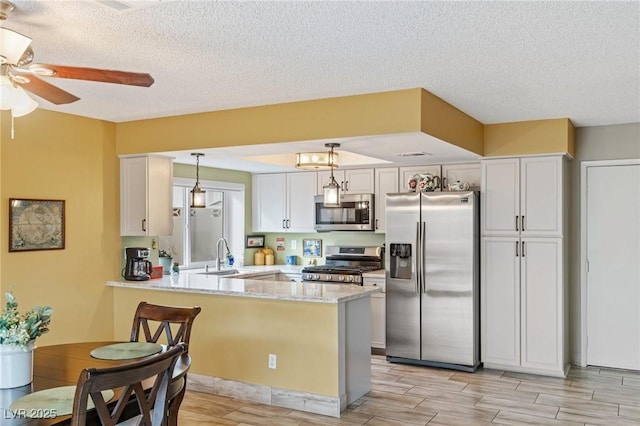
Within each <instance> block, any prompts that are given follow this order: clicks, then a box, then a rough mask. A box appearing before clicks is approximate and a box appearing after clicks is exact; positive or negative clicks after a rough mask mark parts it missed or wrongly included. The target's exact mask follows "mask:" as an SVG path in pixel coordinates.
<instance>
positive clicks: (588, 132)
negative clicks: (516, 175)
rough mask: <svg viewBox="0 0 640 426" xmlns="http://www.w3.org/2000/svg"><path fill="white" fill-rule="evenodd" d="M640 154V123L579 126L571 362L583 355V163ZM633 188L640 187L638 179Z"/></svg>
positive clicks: (571, 238) (571, 280)
mask: <svg viewBox="0 0 640 426" xmlns="http://www.w3.org/2000/svg"><path fill="white" fill-rule="evenodd" d="M632 158H633V159H635V158H640V123H630V124H620V125H615V126H597V127H579V128H577V129H576V158H575V159H574V160H573V161H572V162H571V165H570V169H571V179H570V188H571V191H570V193H571V200H570V213H569V214H570V216H569V218H570V220H569V315H570V319H569V332H570V337H571V339H570V342H571V363H572V364H576V365H577V364H579V360H580V357H581V353H580V351H581V346H580V344H581V336H580V326H581V322H582V318H581V315H580V308H581V307H580V300H581V293H580V266H581V265H580V247H581V241H580V185H581V182H580V165H581V163H582V161H592V160H615V159H632ZM630 188H635V189H636V190H637V189H638V188H640V182H635V184H634V185H631V186H630Z"/></svg>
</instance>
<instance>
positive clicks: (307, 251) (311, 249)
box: [302, 240, 322, 257]
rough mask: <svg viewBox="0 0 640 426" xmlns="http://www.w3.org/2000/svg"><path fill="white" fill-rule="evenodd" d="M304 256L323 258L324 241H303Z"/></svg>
mask: <svg viewBox="0 0 640 426" xmlns="http://www.w3.org/2000/svg"><path fill="white" fill-rule="evenodd" d="M302 256H304V257H321V256H322V240H302Z"/></svg>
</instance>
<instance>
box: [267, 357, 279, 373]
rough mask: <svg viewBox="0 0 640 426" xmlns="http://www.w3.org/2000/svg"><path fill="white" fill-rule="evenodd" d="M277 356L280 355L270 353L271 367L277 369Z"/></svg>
mask: <svg viewBox="0 0 640 426" xmlns="http://www.w3.org/2000/svg"><path fill="white" fill-rule="evenodd" d="M277 358H278V357H277V356H275V355H274V354H269V368H273V369H274V370H275V368H276V361H277Z"/></svg>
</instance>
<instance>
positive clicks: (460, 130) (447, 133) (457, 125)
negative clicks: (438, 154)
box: [420, 89, 483, 155]
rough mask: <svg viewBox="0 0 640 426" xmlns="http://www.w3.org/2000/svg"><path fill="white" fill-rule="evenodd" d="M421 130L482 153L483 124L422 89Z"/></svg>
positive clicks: (479, 153)
mask: <svg viewBox="0 0 640 426" xmlns="http://www.w3.org/2000/svg"><path fill="white" fill-rule="evenodd" d="M420 95H421V109H420V112H421V129H420V130H422V132H424V133H426V134H428V135H431V136H434V137H436V138H438V139H440V140H443V141H446V142H449V143H452V144H455V145H458V146H459V147H461V148H464V149H466V150H468V151H471V152H475V153H476V154H478V155H482V151H483V145H482V142H483V125H482V123H480V122H479V121H478V120H476V119H475V118H473V117H471V116H469V115H467V114H465V113H464V112H462V111H460V110H459V109H458V108H456V107H454V106H452V105H451V104H449V103H447V102H445V101H443V100H442V99H440V98H439V97H437V96H436V95H434V94H433V93H430V92H427V91H426V90H424V89H422V90H421V91H420Z"/></svg>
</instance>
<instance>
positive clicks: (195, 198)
mask: <svg viewBox="0 0 640 426" xmlns="http://www.w3.org/2000/svg"><path fill="white" fill-rule="evenodd" d="M191 155H194V156H195V157H196V184H195V185H194V187H193V189H192V190H191V207H192V208H203V207H204V206H205V205H206V197H205V195H206V192H205V190H204V189H202V188H201V187H200V156H203V155H204V154H202V153H199V152H192V153H191Z"/></svg>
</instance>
